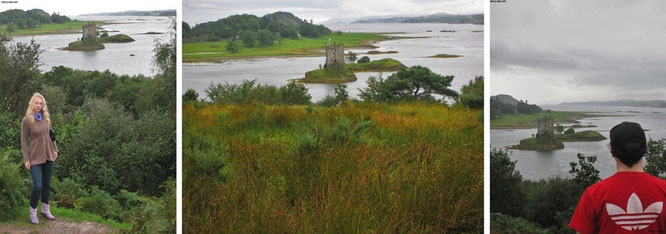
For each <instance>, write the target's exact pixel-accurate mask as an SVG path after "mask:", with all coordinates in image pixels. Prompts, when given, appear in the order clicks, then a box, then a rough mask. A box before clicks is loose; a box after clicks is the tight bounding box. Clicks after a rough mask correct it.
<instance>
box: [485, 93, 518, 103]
mask: <svg viewBox="0 0 666 234" xmlns="http://www.w3.org/2000/svg"><path fill="white" fill-rule="evenodd" d="M490 99H494V100H495V101H499V102H501V103H506V104H510V105H514V106H515V105H516V104H518V102H519V101H518V100H517V99H515V98H514V97H512V96H511V95H508V94H498V95H495V96H491V97H490Z"/></svg>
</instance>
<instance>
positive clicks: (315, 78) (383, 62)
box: [298, 43, 406, 84]
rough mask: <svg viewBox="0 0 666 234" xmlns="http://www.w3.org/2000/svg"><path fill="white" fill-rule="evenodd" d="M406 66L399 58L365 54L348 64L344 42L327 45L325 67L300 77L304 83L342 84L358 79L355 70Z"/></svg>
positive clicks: (390, 69) (391, 68)
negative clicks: (373, 59) (370, 56)
mask: <svg viewBox="0 0 666 234" xmlns="http://www.w3.org/2000/svg"><path fill="white" fill-rule="evenodd" d="M405 67H406V66H405V65H404V64H402V63H401V62H399V61H398V60H395V59H391V58H385V59H380V60H375V61H370V59H369V58H368V57H367V56H365V57H363V58H361V59H359V62H358V63H353V62H352V63H349V64H346V63H345V60H344V45H343V44H342V43H339V44H336V43H333V44H328V45H326V63H325V64H324V67H323V68H319V69H315V70H312V71H309V72H306V73H305V78H303V79H298V81H299V82H303V83H326V84H341V83H346V82H352V81H356V75H354V72H369V71H397V70H400V69H401V68H405Z"/></svg>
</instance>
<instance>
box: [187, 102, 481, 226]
mask: <svg viewBox="0 0 666 234" xmlns="http://www.w3.org/2000/svg"><path fill="white" fill-rule="evenodd" d="M478 114H479V111H473V110H470V109H466V108H458V107H456V108H447V107H445V106H442V105H435V104H425V103H419V102H412V103H400V104H395V105H388V104H374V103H350V102H347V103H344V104H342V105H341V106H339V107H332V108H328V107H313V106H298V105H297V106H283V105H270V106H269V105H260V104H251V103H250V104H240V105H218V104H202V103H196V104H191V103H190V104H186V105H184V106H183V185H184V190H183V202H184V203H183V231H184V232H223V233H224V232H235V233H248V232H249V233H253V232H259V233H262V232H271V233H300V232H303V233H311V232H324V233H358V232H374V233H393V232H398V233H409V232H415V233H419V232H480V231H481V230H482V228H483V125H482V122H481V121H479V120H477V115H478Z"/></svg>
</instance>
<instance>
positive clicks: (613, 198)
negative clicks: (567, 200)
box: [569, 172, 666, 233]
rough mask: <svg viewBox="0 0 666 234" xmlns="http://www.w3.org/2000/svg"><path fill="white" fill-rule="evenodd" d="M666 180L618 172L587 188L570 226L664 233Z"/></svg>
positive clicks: (589, 230) (600, 230)
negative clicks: (663, 212) (663, 211)
mask: <svg viewBox="0 0 666 234" xmlns="http://www.w3.org/2000/svg"><path fill="white" fill-rule="evenodd" d="M665 201H666V181H665V180H662V179H660V178H657V177H654V176H652V175H650V174H648V173H645V172H617V173H615V175H613V176H611V177H609V178H607V179H605V180H602V181H600V182H599V183H596V184H594V185H592V186H590V187H588V188H587V189H586V190H585V193H583V196H582V197H581V198H580V201H578V206H577V207H576V212H574V215H573V217H572V218H571V223H569V227H571V228H573V229H574V230H576V231H578V232H581V233H665V232H666V225H665V224H666V215H664V214H662V210H663V208H664V202H665Z"/></svg>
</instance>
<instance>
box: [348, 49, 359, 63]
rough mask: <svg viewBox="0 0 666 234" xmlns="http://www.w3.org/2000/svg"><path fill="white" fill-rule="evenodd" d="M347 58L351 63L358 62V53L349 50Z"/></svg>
mask: <svg viewBox="0 0 666 234" xmlns="http://www.w3.org/2000/svg"><path fill="white" fill-rule="evenodd" d="M346 59H347V61H349V63H354V62H356V59H357V58H356V53H354V52H353V51H349V53H347V56H346Z"/></svg>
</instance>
